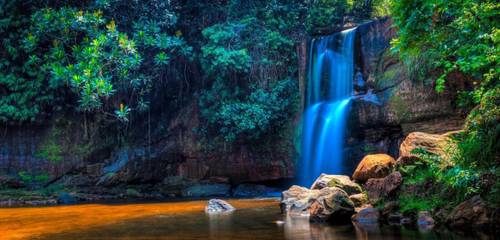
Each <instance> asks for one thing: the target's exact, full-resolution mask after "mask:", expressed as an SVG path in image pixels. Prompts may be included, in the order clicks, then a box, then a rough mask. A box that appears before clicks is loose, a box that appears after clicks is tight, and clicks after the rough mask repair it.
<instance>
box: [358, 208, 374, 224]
mask: <svg viewBox="0 0 500 240" xmlns="http://www.w3.org/2000/svg"><path fill="white" fill-rule="evenodd" d="M379 218H380V211H379V210H378V209H376V208H373V207H366V208H363V209H361V210H360V211H359V212H358V213H356V215H354V216H353V218H352V220H353V221H355V222H359V223H362V224H375V223H378V221H379Z"/></svg>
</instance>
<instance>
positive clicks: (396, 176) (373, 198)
mask: <svg viewBox="0 0 500 240" xmlns="http://www.w3.org/2000/svg"><path fill="white" fill-rule="evenodd" d="M402 183H403V176H402V175H401V173H400V172H393V173H391V174H389V175H388V176H387V177H385V178H371V179H368V181H367V182H366V183H365V185H364V186H365V189H366V191H367V193H368V199H369V200H370V202H373V203H375V202H377V201H378V200H380V199H382V198H385V197H387V196H389V195H390V194H392V193H393V192H394V191H395V190H396V189H398V188H399V186H400V185H401V184H402Z"/></svg>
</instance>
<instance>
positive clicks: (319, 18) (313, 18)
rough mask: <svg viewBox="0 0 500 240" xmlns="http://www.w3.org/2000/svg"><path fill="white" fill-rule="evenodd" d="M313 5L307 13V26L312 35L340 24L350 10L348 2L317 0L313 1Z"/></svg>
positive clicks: (343, 0) (342, 0)
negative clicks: (319, 30) (318, 30)
mask: <svg viewBox="0 0 500 240" xmlns="http://www.w3.org/2000/svg"><path fill="white" fill-rule="evenodd" d="M311 5H312V6H311V7H310V8H309V11H308V12H307V19H306V26H307V30H308V31H309V32H312V33H314V32H316V30H317V29H322V28H328V27H329V26H331V25H333V24H335V23H338V22H339V21H340V20H342V18H343V17H344V15H345V14H346V12H347V11H348V9H349V5H348V3H347V1H346V0H315V1H311Z"/></svg>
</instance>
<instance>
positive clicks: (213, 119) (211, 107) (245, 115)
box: [200, 79, 297, 142]
mask: <svg viewBox="0 0 500 240" xmlns="http://www.w3.org/2000/svg"><path fill="white" fill-rule="evenodd" d="M219 87H220V85H215V88H213V89H212V91H210V92H205V93H203V95H202V99H201V102H200V104H201V106H202V114H203V116H204V117H205V118H206V119H207V120H208V122H209V124H210V125H211V126H213V128H212V129H215V130H216V132H217V135H220V136H223V138H224V140H225V141H227V142H232V141H235V140H237V139H239V140H256V139H259V138H260V137H261V136H262V135H263V134H266V133H270V132H272V131H273V130H279V129H281V128H282V127H283V125H284V124H285V122H286V121H287V120H288V118H289V117H290V116H291V114H292V113H293V107H294V106H295V103H296V101H297V95H296V94H295V92H296V87H297V86H296V84H295V82H294V81H293V80H290V79H287V80H282V81H279V82H277V83H276V84H275V85H273V86H271V88H270V89H269V90H266V89H262V88H258V87H256V86H254V87H253V88H252V92H251V93H250V94H249V95H247V96H245V97H243V98H242V100H239V99H238V98H229V99H228V100H223V101H220V100H219V98H220V97H223V96H221V95H217V93H223V92H221V91H220V89H219ZM205 104H206V105H205Z"/></svg>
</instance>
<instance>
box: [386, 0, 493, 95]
mask: <svg viewBox="0 0 500 240" xmlns="http://www.w3.org/2000/svg"><path fill="white" fill-rule="evenodd" d="M499 9H500V4H498V3H497V2H496V1H477V0H467V1H440V0H426V1H415V0H408V1H395V2H394V4H393V9H392V13H393V18H394V21H395V24H396V26H397V27H398V38H397V39H395V40H394V42H393V44H394V49H395V50H396V51H399V52H400V53H401V54H402V55H403V57H408V56H415V55H419V54H421V53H423V52H426V53H427V55H428V56H433V59H432V60H433V61H432V62H431V64H434V65H437V66H439V67H440V68H441V69H442V70H443V74H442V75H441V76H440V77H439V78H438V79H437V80H436V90H437V91H443V90H444V87H445V79H446V76H447V75H448V74H449V73H451V72H453V71H460V72H462V73H465V74H469V75H471V76H472V77H473V78H475V79H478V80H481V79H482V81H481V84H480V85H481V87H479V86H478V87H476V88H475V89H474V91H478V93H477V94H478V95H482V92H483V90H484V89H483V90H481V88H484V87H488V88H489V87H492V86H495V85H497V84H498V82H497V80H498V78H499V73H500V72H499V71H498V68H497V66H498V58H499V57H498V56H499V55H500V54H499V48H498V47H499V41H500V38H499V37H498V36H499V31H500V30H499V27H500V24H499V21H498V17H499V14H500V11H499ZM495 82H497V83H495Z"/></svg>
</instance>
